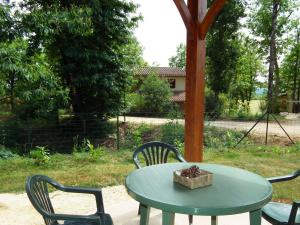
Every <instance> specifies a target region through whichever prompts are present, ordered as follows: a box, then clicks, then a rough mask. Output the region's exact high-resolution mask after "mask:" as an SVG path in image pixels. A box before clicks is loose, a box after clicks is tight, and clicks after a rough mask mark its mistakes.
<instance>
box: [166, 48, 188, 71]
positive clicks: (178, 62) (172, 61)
mask: <svg viewBox="0 0 300 225" xmlns="http://www.w3.org/2000/svg"><path fill="white" fill-rule="evenodd" d="M185 64H186V47H185V45H184V44H183V43H180V45H179V46H178V47H177V48H176V55H174V56H172V57H171V58H169V66H170V67H177V68H181V69H184V68H185Z"/></svg>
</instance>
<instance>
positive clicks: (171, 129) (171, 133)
mask: <svg viewBox="0 0 300 225" xmlns="http://www.w3.org/2000/svg"><path fill="white" fill-rule="evenodd" d="M161 135H162V137H161V141H162V142H166V143H169V144H171V145H175V141H179V142H183V141H184V127H183V125H181V124H178V123H176V122H169V123H166V124H164V125H163V126H162V127H161Z"/></svg>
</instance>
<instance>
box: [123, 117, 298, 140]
mask: <svg viewBox="0 0 300 225" xmlns="http://www.w3.org/2000/svg"><path fill="white" fill-rule="evenodd" d="M119 119H120V121H124V117H123V116H120V117H119ZM126 122H131V123H146V124H154V125H161V124H165V123H168V122H170V119H164V118H146V117H126ZM177 122H178V123H180V124H184V120H182V119H179V120H177ZM206 124H207V125H211V126H216V127H221V128H228V129H236V130H246V131H248V130H249V129H251V127H252V126H253V125H254V124H255V121H254V122H252V121H226V120H219V121H210V122H206ZM281 125H282V126H283V128H284V129H285V130H286V132H287V133H288V134H289V135H290V136H292V137H300V119H294V120H287V121H284V122H282V123H281ZM266 126H267V123H266V122H260V123H258V124H257V125H256V126H255V128H254V129H253V130H252V131H251V133H252V134H253V133H254V134H265V133H266ZM268 130H269V134H272V135H277V136H282V137H285V136H286V134H285V133H284V131H283V130H282V128H281V127H280V126H279V125H278V124H277V123H276V122H275V121H271V122H270V123H269V128H268Z"/></svg>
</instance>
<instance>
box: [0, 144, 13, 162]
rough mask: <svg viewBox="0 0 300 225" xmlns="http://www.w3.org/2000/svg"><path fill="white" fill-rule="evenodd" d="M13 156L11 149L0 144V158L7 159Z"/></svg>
mask: <svg viewBox="0 0 300 225" xmlns="http://www.w3.org/2000/svg"><path fill="white" fill-rule="evenodd" d="M15 156H16V155H15V154H14V153H13V152H12V151H10V150H9V149H6V148H5V147H4V146H3V145H0V159H8V158H12V157H15Z"/></svg>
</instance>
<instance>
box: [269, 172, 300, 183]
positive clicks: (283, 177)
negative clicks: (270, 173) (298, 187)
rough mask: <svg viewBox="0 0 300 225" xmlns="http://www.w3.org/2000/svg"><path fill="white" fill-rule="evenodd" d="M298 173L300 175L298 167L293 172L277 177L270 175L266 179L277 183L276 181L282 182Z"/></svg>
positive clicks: (291, 178) (293, 177)
mask: <svg viewBox="0 0 300 225" xmlns="http://www.w3.org/2000/svg"><path fill="white" fill-rule="evenodd" d="M299 175H300V169H299V170H296V171H295V172H294V173H293V174H290V175H286V176H279V177H270V178H267V180H268V181H269V182H270V183H277V182H283V181H288V180H293V179H295V178H296V177H298V176H299Z"/></svg>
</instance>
